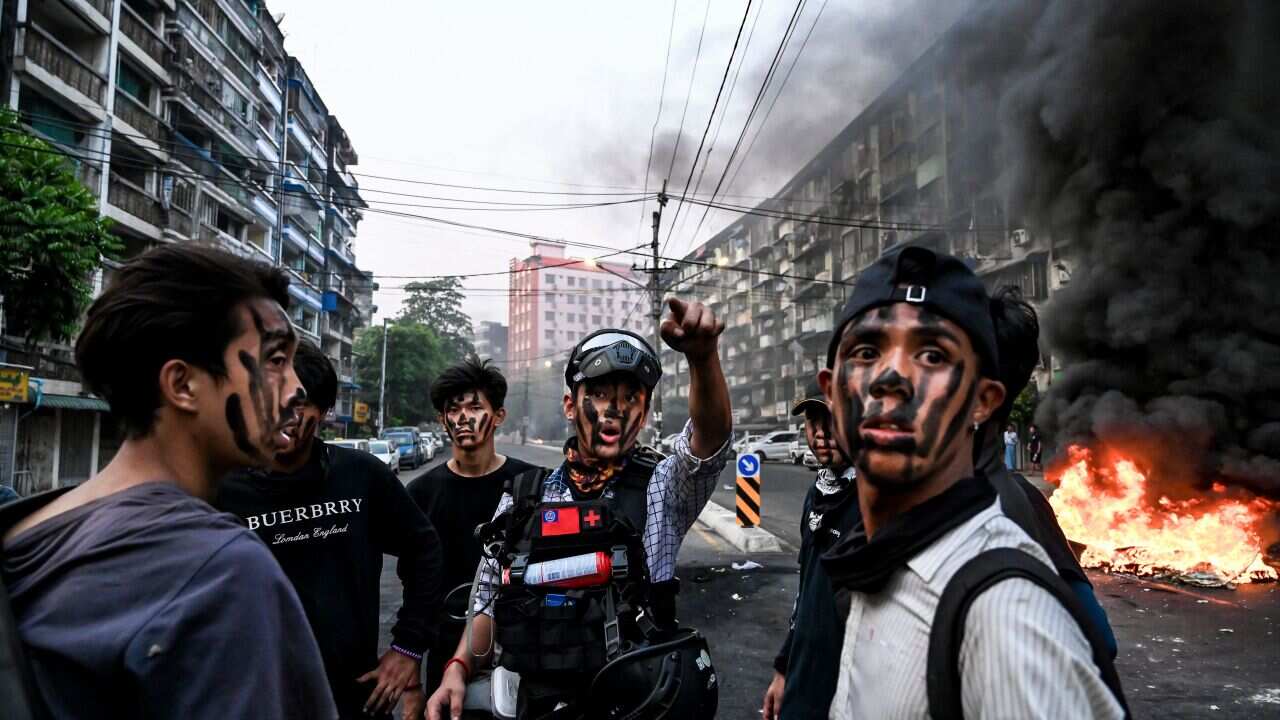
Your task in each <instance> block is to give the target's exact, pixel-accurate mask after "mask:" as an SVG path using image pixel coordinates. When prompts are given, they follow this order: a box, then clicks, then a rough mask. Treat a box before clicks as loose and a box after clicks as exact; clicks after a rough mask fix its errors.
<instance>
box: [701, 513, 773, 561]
mask: <svg viewBox="0 0 1280 720" xmlns="http://www.w3.org/2000/svg"><path fill="white" fill-rule="evenodd" d="M698 521H699V522H701V523H702V524H703V525H706V526H707V527H709V528H711V530H712V531H714V532H715V534H717V535H719V536H720V537H722V538H724V539H725V540H728V541H729V543H730V544H731V545H733V546H734V547H736V548H738V550H739V551H740V552H744V553H747V554H751V553H770V552H783V550H782V543H781V542H780V541H779V540H778V538H777V536H775V535H774V534H773V533H771V532H769V531H768V530H765V529H764V528H759V527H753V528H744V527H738V516H737V515H736V514H735V513H734V512H733V511H732V510H726V509H725V508H723V507H721V506H720V505H718V504H716V503H714V502H708V503H707V506H706V507H704V508H703V509H702V514H701V515H699V516H698Z"/></svg>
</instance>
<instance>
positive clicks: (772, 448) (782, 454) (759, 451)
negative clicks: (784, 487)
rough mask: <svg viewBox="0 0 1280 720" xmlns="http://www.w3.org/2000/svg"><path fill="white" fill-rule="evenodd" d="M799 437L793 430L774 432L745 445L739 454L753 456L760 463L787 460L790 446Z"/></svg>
mask: <svg viewBox="0 0 1280 720" xmlns="http://www.w3.org/2000/svg"><path fill="white" fill-rule="evenodd" d="M799 436H800V433H798V432H796V431H795V430H775V431H773V432H771V433H769V434H768V435H765V436H764V437H762V438H760V439H759V440H755V441H752V442H749V443H747V445H746V446H745V447H743V449H742V450H741V451H740V452H742V453H744V454H749V455H755V456H756V457H758V458H760V460H761V461H764V460H784V459H789V454H788V453H789V449H790V445H791V443H792V441H794V440H796V439H797V438H799Z"/></svg>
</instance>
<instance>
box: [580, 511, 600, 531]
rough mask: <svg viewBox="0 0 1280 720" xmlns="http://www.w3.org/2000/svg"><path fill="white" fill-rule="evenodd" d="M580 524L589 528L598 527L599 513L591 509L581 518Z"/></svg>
mask: <svg viewBox="0 0 1280 720" xmlns="http://www.w3.org/2000/svg"><path fill="white" fill-rule="evenodd" d="M582 522H583V523H584V524H585V525H586V526H587V527H589V528H593V527H598V526H599V525H600V513H598V512H596V511H595V509H594V508H592V509H591V510H588V511H587V514H586V515H584V516H583V517H582Z"/></svg>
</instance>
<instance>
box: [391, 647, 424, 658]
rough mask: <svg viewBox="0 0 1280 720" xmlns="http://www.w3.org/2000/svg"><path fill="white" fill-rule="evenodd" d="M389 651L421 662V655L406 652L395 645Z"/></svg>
mask: <svg viewBox="0 0 1280 720" xmlns="http://www.w3.org/2000/svg"><path fill="white" fill-rule="evenodd" d="M391 649H392V650H395V651H396V652H398V653H400V654H401V655H404V656H405V657H410V658H413V659H414V660H417V661H418V662H422V653H416V652H414V651H412V650H406V649H405V648H402V647H400V646H399V645H395V644H393V645H392V646H391Z"/></svg>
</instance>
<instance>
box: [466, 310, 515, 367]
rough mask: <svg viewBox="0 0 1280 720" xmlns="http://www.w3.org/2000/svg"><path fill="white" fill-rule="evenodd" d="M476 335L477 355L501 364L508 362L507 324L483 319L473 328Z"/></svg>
mask: <svg viewBox="0 0 1280 720" xmlns="http://www.w3.org/2000/svg"><path fill="white" fill-rule="evenodd" d="M472 332H473V334H474V335H475V349H476V357H478V358H480V359H482V360H493V361H494V362H495V363H498V364H499V365H505V364H506V362H507V326H506V325H503V324H502V323H500V322H494V321H492V320H482V321H480V322H478V323H476V325H475V327H474V328H473V329H472Z"/></svg>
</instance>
